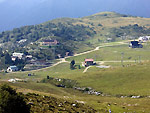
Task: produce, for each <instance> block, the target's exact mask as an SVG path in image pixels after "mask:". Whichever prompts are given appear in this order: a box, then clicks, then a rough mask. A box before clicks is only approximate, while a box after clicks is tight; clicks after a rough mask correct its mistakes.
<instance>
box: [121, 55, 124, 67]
mask: <svg viewBox="0 0 150 113" xmlns="http://www.w3.org/2000/svg"><path fill="white" fill-rule="evenodd" d="M123 58H124V52H122V53H121V65H122V67H123Z"/></svg>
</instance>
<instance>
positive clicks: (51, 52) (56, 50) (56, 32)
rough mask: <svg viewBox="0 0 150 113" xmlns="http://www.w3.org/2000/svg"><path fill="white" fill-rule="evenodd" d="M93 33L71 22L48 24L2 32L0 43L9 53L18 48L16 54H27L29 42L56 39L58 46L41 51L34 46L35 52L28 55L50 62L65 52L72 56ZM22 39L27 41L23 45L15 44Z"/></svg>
mask: <svg viewBox="0 0 150 113" xmlns="http://www.w3.org/2000/svg"><path fill="white" fill-rule="evenodd" d="M95 33H96V32H95V31H94V30H93V28H90V27H88V26H84V25H73V24H72V23H71V22H66V23H65V24H64V23H60V22H57V23H52V22H48V23H45V24H40V25H35V26H34V25H31V26H25V27H21V28H15V29H13V30H12V31H5V32H2V33H0V43H6V45H5V46H4V47H3V48H5V50H9V52H12V51H14V49H16V48H17V49H18V48H20V49H19V50H17V52H22V51H23V52H28V51H30V50H28V49H27V48H26V47H28V46H29V45H30V43H31V42H33V43H34V42H36V41H39V40H41V39H43V38H46V37H50V38H51V39H57V40H58V41H59V45H58V46H56V47H53V48H52V47H49V48H44V49H43V48H41V47H39V46H38V45H34V47H33V48H34V49H33V50H35V51H34V52H31V53H30V54H31V55H33V56H34V57H36V58H38V59H48V60H52V59H54V58H57V56H58V54H60V55H61V56H62V57H64V56H65V55H66V52H69V53H70V54H73V52H74V50H75V49H76V48H77V46H76V45H77V43H79V41H84V40H87V39H88V38H89V37H92V36H93V35H94V34H95ZM22 39H27V41H26V42H25V43H23V44H17V43H16V42H17V41H20V40H22ZM7 43H11V44H7ZM6 46H8V47H6ZM9 46H10V47H9ZM24 47H25V48H24Z"/></svg>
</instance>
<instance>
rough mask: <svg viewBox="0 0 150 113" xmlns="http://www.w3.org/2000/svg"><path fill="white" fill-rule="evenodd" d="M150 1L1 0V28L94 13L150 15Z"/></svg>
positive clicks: (0, 29)
mask: <svg viewBox="0 0 150 113" xmlns="http://www.w3.org/2000/svg"><path fill="white" fill-rule="evenodd" d="M149 4H150V0H0V31H3V30H9V29H12V28H15V27H20V26H23V25H33V24H39V23H42V22H45V21H48V20H51V19H54V18H60V17H83V16H88V15H91V14H94V13H97V12H103V11H115V12H118V13H122V14H130V15H134V16H143V17H150V13H149V12H150V6H149Z"/></svg>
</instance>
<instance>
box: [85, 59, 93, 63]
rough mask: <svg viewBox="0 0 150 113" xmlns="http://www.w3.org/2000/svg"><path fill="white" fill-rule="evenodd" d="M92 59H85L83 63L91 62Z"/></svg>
mask: <svg viewBox="0 0 150 113" xmlns="http://www.w3.org/2000/svg"><path fill="white" fill-rule="evenodd" d="M93 61H94V60H93V59H85V62H93Z"/></svg>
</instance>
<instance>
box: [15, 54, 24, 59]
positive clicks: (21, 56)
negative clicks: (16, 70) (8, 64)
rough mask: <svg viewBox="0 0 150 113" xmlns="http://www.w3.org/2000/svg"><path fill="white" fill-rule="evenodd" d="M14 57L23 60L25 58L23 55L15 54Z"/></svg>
mask: <svg viewBox="0 0 150 113" xmlns="http://www.w3.org/2000/svg"><path fill="white" fill-rule="evenodd" d="M13 57H18V58H19V59H22V58H23V57H24V54H23V53H13Z"/></svg>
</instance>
